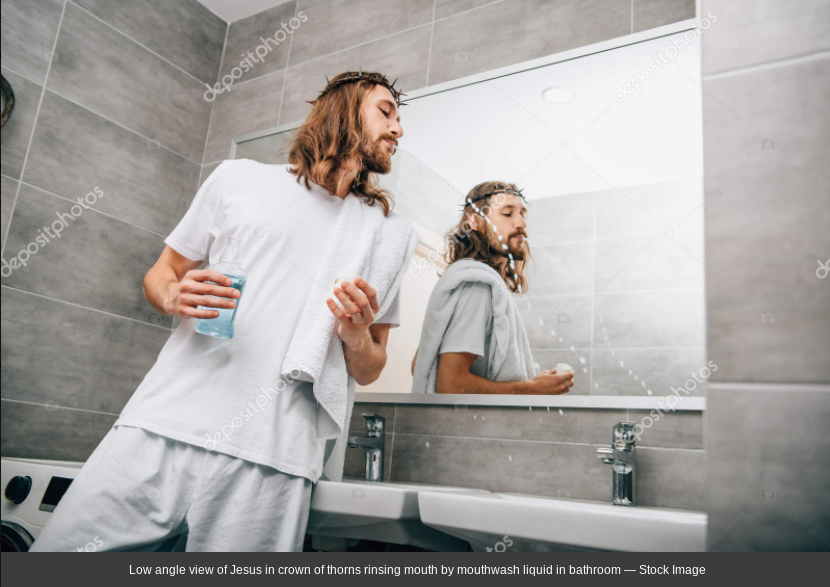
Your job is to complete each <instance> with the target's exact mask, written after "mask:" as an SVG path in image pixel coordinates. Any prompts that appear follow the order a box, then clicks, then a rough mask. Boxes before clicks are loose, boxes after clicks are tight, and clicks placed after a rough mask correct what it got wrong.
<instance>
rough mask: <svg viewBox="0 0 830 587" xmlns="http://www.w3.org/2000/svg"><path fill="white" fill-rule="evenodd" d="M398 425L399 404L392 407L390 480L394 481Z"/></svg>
mask: <svg viewBox="0 0 830 587" xmlns="http://www.w3.org/2000/svg"><path fill="white" fill-rule="evenodd" d="M397 425H398V404H395V405H394V406H393V407H392V446H391V447H389V480H390V481H391V480H392V467H393V466H394V464H395V461H393V460H392V457H393V455H394V451H395V427H396V426H397Z"/></svg>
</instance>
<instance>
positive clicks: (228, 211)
mask: <svg viewBox="0 0 830 587" xmlns="http://www.w3.org/2000/svg"><path fill="white" fill-rule="evenodd" d="M347 197H355V196H354V195H352V194H350V195H349V196H347ZM343 203H344V201H343V200H342V199H341V198H338V197H336V196H333V195H331V194H330V193H328V192H327V191H326V190H324V189H323V188H321V187H320V186H318V185H315V184H311V189H310V190H308V189H306V187H305V185H304V184H298V183H297V181H296V178H295V177H294V176H293V175H291V174H290V173H289V172H288V171H287V166H285V165H266V164H263V163H258V162H256V161H252V160H249V159H237V160H228V161H224V162H223V163H221V164H220V165H219V167H217V168H216V169H215V170H214V172H213V173H212V174H211V175H210V177H208V178H207V180H206V181H205V183H204V184H203V185H202V187H201V188H199V191H198V193H197V194H196V197H195V198H194V200H193V203H192V204H191V206H190V209H189V210H188V211H187V213H186V214H185V216H184V218H183V219H182V221H181V222H180V223H179V225H178V226H177V227H176V229H175V230H174V231H173V232H172V234H170V236H168V237H167V239H166V240H165V243H167V244H168V245H169V246H170V247H171V248H172V249H174V250H175V251H177V252H178V253H180V254H181V255H183V256H185V257H187V258H188V259H192V260H194V261H201V260H209V261H210V263H216V262H218V260H219V257H220V256H221V254H222V252H223V251H224V249H225V247H226V246H227V243H228V238H231V237H233V238H236V239H237V241H236V242H237V243H238V245H239V249H240V251H241V253H242V267H243V268H244V269H245V271H246V274H247V278H248V281H247V283H246V285H245V289H244V292H243V294H242V296H241V298H240V299H239V304H238V309H237V312H236V319H235V321H234V325H235V333H234V337H233V338H232V339H230V340H225V339H220V338H214V337H211V336H205V335H202V334H198V333H196V332H195V331H194V325H195V323H196V321H195V320H194V319H186V320H184V321H182V323H181V324H180V325H179V327H178V328H177V329H176V330H175V332H174V333H173V334H172V335H171V337H170V339H169V340H168V341H167V343H166V344H165V345H164V348H163V349H162V350H161V353H160V354H159V357H158V360H157V361H156V364H155V365H154V366H153V368H152V369H151V370H150V371H149V372H148V373H147V375H146V376H145V378H144V380H143V381H142V382H141V385H139V387H138V389H137V390H136V392H135V393H134V394H133V396H132V398H131V399H130V401H129V402H128V403H127V405H126V406H125V407H124V410H123V411H122V413H121V416H120V417H119V419H118V421H116V423H115V425H116V426H117V425H125V426H136V427H140V428H144V429H146V430H149V431H151V432H155V433H156V434H160V435H162V436H166V437H168V438H172V439H174V440H179V441H182V442H187V443H189V444H194V445H198V446H201V447H204V448H208V449H210V450H216V451H219V452H223V453H226V454H229V455H232V456H235V457H238V458H241V459H244V460H247V461H251V462H254V463H258V464H261V465H266V466H270V467H273V468H275V469H278V470H280V471H283V472H285V473H289V474H292V475H298V476H302V477H306V478H308V479H310V480H311V481H313V482H316V481H317V480H318V479H319V477H320V475H321V473H322V469H323V456H324V451H325V441H323V440H321V441H320V442H319V443H318V440H317V430H316V421H317V409H318V406H317V402H316V401H315V399H314V394H313V392H312V387H311V384H310V383H305V382H301V381H291V380H288V381H286V380H284V379H281V377H280V371H281V367H282V362H283V358H284V356H285V353H286V351H287V350H288V345H289V343H290V341H291V337H292V335H293V334H294V330H295V328H296V327H297V324H298V323H299V320H300V315H301V314H302V310H303V307H304V305H305V303H306V299H307V298H308V295H309V292H310V290H311V285H312V283H313V281H314V278H315V276H316V273H317V269H318V267H319V265H320V263H321V262H322V260H323V256H324V255H325V253H326V250H327V247H328V245H329V241H330V240H331V235H332V233H333V232H334V227H335V224H336V222H337V218H338V215H339V214H340V210H341V209H342V207H343ZM333 289H334V284H332V290H333ZM331 297H332V299H335V298H334V295H333V294H332V296H331ZM399 298H400V291H399V292H398V295H397V296H396V297H395V300H394V301H393V302H392V305H391V306H390V308H389V310H388V311H387V312H386V314H385V315H384V316H380V317H378V318H377V319H376V320H375V323H384V324H391V325H392V327H394V326H398V325H399V323H400V318H399V313H400V299H399ZM379 301H380V300H379ZM320 409H322V408H320Z"/></svg>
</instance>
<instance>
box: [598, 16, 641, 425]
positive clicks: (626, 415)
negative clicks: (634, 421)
mask: <svg viewBox="0 0 830 587" xmlns="http://www.w3.org/2000/svg"><path fill="white" fill-rule="evenodd" d="M631 7H632V10H633V9H634V0H631ZM593 204H594V237H593V239H592V240H593V242H594V246H593V251H592V252H593V255H591V257H592V260H593V267H592V269H591V338H590V340H591V348H590V350H589V351H588V352H589V356H590V359H589V360H590V361H591V367H590V372H589V373H588V393H593V392H594V369H595V367H596V365H594V347H595V346H596V341H595V340H594V333H595V332H594V331H595V330H596V327H595V323H594V315H595V314H596V306H597V248H598V247H597V199H596V198H593ZM627 419H628V410H626V420H627Z"/></svg>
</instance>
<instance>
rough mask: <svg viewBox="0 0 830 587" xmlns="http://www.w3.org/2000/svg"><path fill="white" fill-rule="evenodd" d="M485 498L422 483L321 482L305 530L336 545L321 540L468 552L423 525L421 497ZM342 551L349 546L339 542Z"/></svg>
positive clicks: (474, 491) (477, 491)
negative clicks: (423, 492) (383, 543)
mask: <svg viewBox="0 0 830 587" xmlns="http://www.w3.org/2000/svg"><path fill="white" fill-rule="evenodd" d="M421 491H430V492H432V493H434V494H436V495H441V494H443V493H457V494H462V493H472V494H487V493H488V492H487V491H486V490H483V489H467V488H463V487H445V486H441V485H427V484H420V483H394V482H386V481H384V482H372V481H363V480H359V479H348V478H345V479H343V481H342V482H339V483H337V482H333V481H319V482H317V484H316V485H315V487H314V492H313V494H312V496H311V512H310V514H309V518H308V528H307V530H306V532H307V533H308V534H311V535H312V537H314V538H315V539H316V543H319V544H322V543H324V542H325V543H326V544H327V545H334V546H331V547H330V548H327V549H334V548H337V545H338V542H337V541H332V540H325V541H323V540H320V538H318V537H337V538H351V539H366V540H377V541H380V542H390V543H393V544H405V545H410V546H416V547H419V548H424V549H427V550H435V551H458V550H461V551H466V550H467V543H466V541H464V540H460V539H458V538H455V537H453V536H450V535H448V534H445V533H444V532H440V531H438V530H435V529H433V528H430V527H428V526H425V525H424V524H423V523H421V514H420V511H419V508H418V493H420V492H421ZM339 547H340V548H343V547H345V541H341V543H340V546H339Z"/></svg>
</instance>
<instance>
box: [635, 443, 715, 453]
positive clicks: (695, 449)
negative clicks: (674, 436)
mask: <svg viewBox="0 0 830 587" xmlns="http://www.w3.org/2000/svg"><path fill="white" fill-rule="evenodd" d="M637 450H680V451H683V452H702V453H705V452H706V449H705V448H704V447H700V448H686V447H683V446H648V445H647V444H645V445H644V444H638V445H637Z"/></svg>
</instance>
